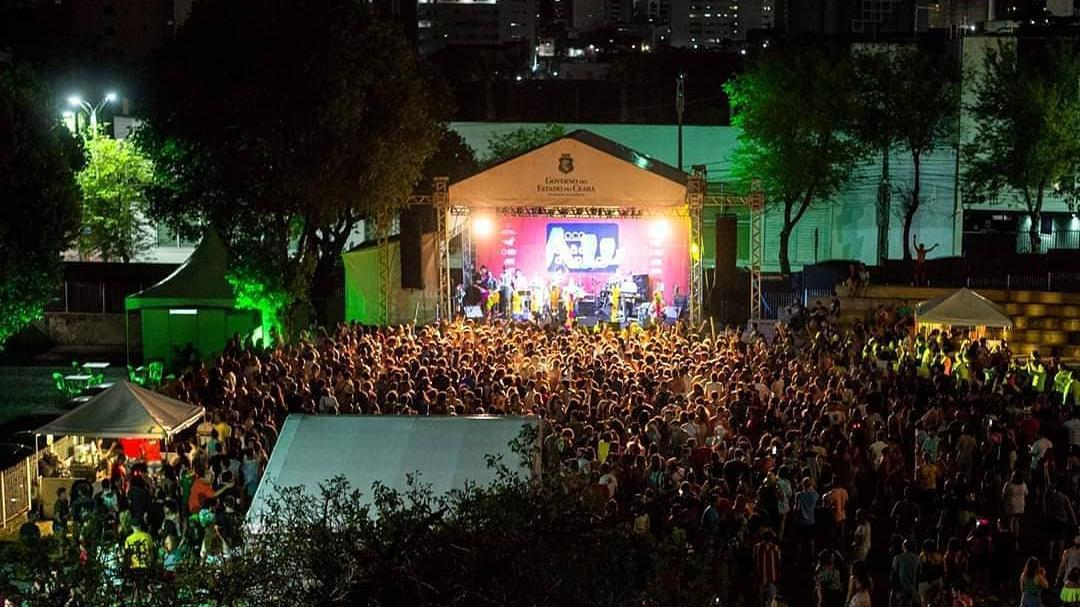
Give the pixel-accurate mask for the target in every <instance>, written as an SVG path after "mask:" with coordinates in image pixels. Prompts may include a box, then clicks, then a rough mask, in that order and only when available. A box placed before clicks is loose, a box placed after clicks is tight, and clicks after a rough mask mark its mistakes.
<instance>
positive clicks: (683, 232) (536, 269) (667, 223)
mask: <svg viewBox="0 0 1080 607" xmlns="http://www.w3.org/2000/svg"><path fill="white" fill-rule="evenodd" d="M477 223H479V224H481V225H487V226H491V227H492V228H493V229H491V230H490V233H487V234H482V233H475V235H474V238H475V243H476V256H477V268H479V267H480V266H487V267H488V269H489V270H490V271H491V272H492V273H493V274H494V275H495V276H501V275H502V273H503V271H504V270H505V269H507V268H509V269H512V270H521V272H522V273H523V274H524V278H526V279H528V280H529V281H530V282H531V281H534V280H535V279H537V278H538V277H539V278H542V279H543V281H544V282H545V283H547V284H550V283H551V281H552V280H555V281H558V282H559V283H560V284H563V285H565V284H567V283H568V282H572V283H573V284H575V285H577V286H579V287H581V288H582V289H583V290H584V291H585V292H586V293H588V294H596V293H598V292H599V291H600V290H601V289H602V288H603V287H604V286H605V285H606V284H607V283H608V281H609V280H610V279H611V278H612V277H613V276H614V275H616V274H618V275H619V276H621V277H623V278H626V279H628V278H629V277H630V276H631V275H634V274H649V277H650V284H651V285H652V286H651V287H650V288H651V289H652V290H656V289H657V288H658V287H659V288H662V289H663V292H664V298H665V299H666V300H668V301H669V302H670V301H671V298H672V296H673V294H674V292H675V288H676V287H677V288H678V291H679V293H681V294H685V293H686V292H687V288H688V286H689V282H690V256H689V226H688V225H687V222H686V220H683V219H678V218H648V219H565V218H554V217H496V218H490V219H489V218H483V219H481V220H480V222H474V224H477Z"/></svg>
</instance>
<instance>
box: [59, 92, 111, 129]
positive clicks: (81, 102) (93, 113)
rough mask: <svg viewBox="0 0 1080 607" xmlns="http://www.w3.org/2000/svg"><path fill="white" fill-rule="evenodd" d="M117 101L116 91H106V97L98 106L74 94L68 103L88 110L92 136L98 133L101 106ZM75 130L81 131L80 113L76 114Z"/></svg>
mask: <svg viewBox="0 0 1080 607" xmlns="http://www.w3.org/2000/svg"><path fill="white" fill-rule="evenodd" d="M113 101H116V93H112V92H110V93H106V94H105V97H104V98H103V99H102V100H101V103H98V104H97V105H96V106H93V105H90V102H88V101H86V100H85V99H83V98H82V97H80V96H78V95H72V96H70V97H68V99H67V102H68V105H70V106H71V107H74V108H82V110H83V111H85V112H86V115H87V116H89V117H90V136H91V137H93V136H95V135H97V113H98V112H100V111H101V108H103V107H105V106H106V105H108V104H110V103H112V102H113ZM75 132H76V133H77V132H79V115H78V113H76V114H75Z"/></svg>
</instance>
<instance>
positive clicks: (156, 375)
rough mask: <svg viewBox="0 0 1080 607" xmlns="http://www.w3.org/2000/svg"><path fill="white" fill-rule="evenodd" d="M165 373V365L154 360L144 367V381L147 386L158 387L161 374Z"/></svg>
mask: <svg viewBox="0 0 1080 607" xmlns="http://www.w3.org/2000/svg"><path fill="white" fill-rule="evenodd" d="M164 371H165V363H163V362H161V361H159V360H155V361H154V362H152V363H150V364H149V365H147V366H146V380H147V383H148V384H151V385H154V386H156V385H158V384H160V383H161V374H162V372H164Z"/></svg>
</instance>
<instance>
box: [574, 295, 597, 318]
mask: <svg viewBox="0 0 1080 607" xmlns="http://www.w3.org/2000/svg"><path fill="white" fill-rule="evenodd" d="M596 310H597V305H596V298H595V297H583V298H581V299H579V300H578V301H577V317H578V318H582V317H584V316H596Z"/></svg>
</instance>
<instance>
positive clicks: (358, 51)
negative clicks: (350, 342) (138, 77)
mask: <svg viewBox="0 0 1080 607" xmlns="http://www.w3.org/2000/svg"><path fill="white" fill-rule="evenodd" d="M285 41H287V43H285ZM154 74H155V76H154V79H153V81H152V83H151V87H150V88H151V90H152V91H153V95H152V97H153V98H152V100H151V103H149V104H148V107H149V108H150V111H149V115H148V116H146V119H147V121H146V128H145V129H143V132H142V133H141V134H140V135H139V138H140V144H141V145H142V146H143V147H144V148H145V149H147V150H148V152H149V154H150V156H151V158H152V160H153V161H154V164H155V167H156V184H155V188H154V195H153V197H152V200H151V211H152V213H153V214H154V215H155V216H156V217H158V218H162V219H164V220H166V221H167V222H168V223H170V224H171V225H172V226H174V227H177V228H180V229H181V230H182V231H185V232H186V233H188V234H191V233H192V232H195V233H196V234H193V235H196V236H197V232H198V231H199V230H200V227H201V226H203V225H206V224H209V225H213V226H215V227H216V228H217V229H218V230H219V231H220V232H221V233H222V235H223V237H224V238H225V240H226V242H227V243H228V244H229V246H230V251H231V254H232V255H233V256H234V257H235V258H236V260H235V261H236V262H237V263H239V264H241V265H245V266H248V267H249V268H250V273H251V274H256V275H258V276H259V278H260V280H262V281H263V282H265V283H266V285H267V288H268V289H272V290H278V291H280V292H282V293H284V294H285V295H286V296H287V297H288V298H289V300H290V301H297V302H300V305H297V306H294V308H293V311H294V312H296V311H298V310H299V309H300V308H301V307H302V305H303V303H304V302H307V301H308V300H309V299H310V295H311V294H310V292H309V288H310V285H311V284H312V283H313V276H314V275H315V274H316V273H326V272H328V271H330V270H331V269H332V268H333V266H334V264H335V263H337V261H338V257H339V255H340V253H341V252H342V249H343V247H344V245H345V242H346V240H347V239H348V237H349V235H350V234H351V233H352V231H353V230H354V228H355V227H356V226H357V225H358V223H359V222H360V221H361V220H363V219H365V218H370V217H373V216H376V215H380V214H383V215H389V214H392V213H393V212H394V211H395V210H396V209H397V208H398V207H399V206H400V205H401V204H404V203H405V202H407V200H408V196H409V194H410V193H411V190H412V187H413V185H414V184H415V183H416V182H417V180H418V179H419V177H420V171H421V168H422V167H423V164H424V162H425V161H426V159H427V158H428V156H429V155H430V154H431V152H432V151H433V150H434V149H435V145H436V142H437V140H438V120H439V119H440V118H441V116H442V109H443V107H442V104H441V103H440V99H441V98H442V97H443V96H442V95H441V94H440V93H441V89H440V88H438V87H436V86H435V85H434V84H433V80H432V78H431V77H429V75H428V74H427V72H426V71H425V70H424V68H423V67H422V66H421V64H420V62H419V60H418V58H417V56H416V54H415V51H414V50H413V49H412V47H411V46H410V44H409V43H408V41H407V40H405V39H404V37H403V36H402V35H401V34H400V32H399V31H397V29H396V28H394V27H392V26H390V25H388V24H386V23H383V22H380V21H378V20H376V19H375V18H374V17H372V16H371V15H370V14H368V12H367V9H366V6H365V5H364V4H363V3H358V2H353V1H352V0H329V1H326V2H317V3H311V2H305V1H303V0H270V1H266V0H207V1H204V2H199V3H197V4H196V5H195V7H194V9H193V10H192V14H191V18H190V20H189V22H188V24H187V26H186V27H185V29H184V30H183V31H182V32H181V33H180V34H179V36H178V38H177V39H176V40H175V42H174V43H173V44H171V45H170V46H169V47H168V48H166V49H165V51H164V52H163V53H162V56H161V58H160V60H159V61H158V63H157V64H156V65H155V69H154Z"/></svg>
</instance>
